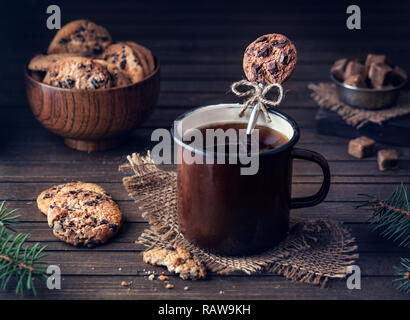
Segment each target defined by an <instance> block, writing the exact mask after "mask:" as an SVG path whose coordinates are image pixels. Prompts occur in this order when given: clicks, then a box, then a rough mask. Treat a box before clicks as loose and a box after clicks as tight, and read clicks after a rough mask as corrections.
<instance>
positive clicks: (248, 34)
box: [0, 0, 410, 299]
mask: <svg viewBox="0 0 410 320" xmlns="http://www.w3.org/2000/svg"><path fill="white" fill-rule="evenodd" d="M50 4H58V5H59V6H60V8H61V10H62V20H63V23H66V22H68V21H71V20H73V19H78V18H86V19H90V20H93V21H95V22H96V23H98V24H102V25H104V26H105V27H107V28H108V29H109V30H110V32H111V34H112V36H113V38H114V39H115V40H134V41H137V42H140V43H141V44H143V45H145V46H147V47H149V48H151V49H152V51H153V52H154V53H155V54H156V55H157V56H158V58H159V59H160V60H161V64H162V70H161V72H162V82H161V87H162V88H161V95H160V99H159V103H158V107H157V109H156V111H155V113H154V114H153V115H152V117H151V118H150V120H149V121H147V122H146V123H145V124H143V125H142V126H141V127H140V128H138V129H137V130H136V131H135V132H134V133H133V134H132V136H131V137H130V139H129V141H128V142H127V144H125V145H124V146H122V147H121V148H118V149H115V150H111V151H107V152H103V153H93V154H87V153H82V152H76V151H73V150H70V149H68V148H67V147H65V146H64V144H63V142H62V140H61V139H60V138H59V137H57V136H55V135H53V134H51V133H49V132H47V131H46V130H45V129H44V128H43V127H41V126H40V125H39V124H38V123H37V122H36V120H35V119H34V117H33V115H32V114H31V112H30V110H29V107H28V105H27V101H26V97H25V92H24V87H23V67H24V65H25V64H26V63H27V62H28V60H29V59H30V57H31V56H32V55H33V54H35V53H38V52H42V51H45V49H46V48H47V45H48V43H49V41H50V40H51V39H52V37H53V35H54V31H50V30H48V29H47V28H46V19H47V15H46V8H47V6H48V5H50ZM348 4H351V3H348V2H343V1H338V2H336V1H326V2H325V1H322V2H319V1H260V0H259V1H247V2H242V1H236V2H228V1H215V2H211V1H190V2H184V3H182V2H178V1H157V0H155V1H131V0H128V1H124V0H116V1H109V2H104V1H97V0H96V1H85V0H83V1H66V2H62V1H53V2H52V3H51V2H49V1H14V2H12V3H8V4H7V5H3V4H2V6H3V7H2V10H1V15H2V18H1V19H0V23H1V31H0V34H1V37H2V38H1V41H2V43H3V45H2V47H1V50H0V57H1V60H0V61H1V72H2V74H1V78H0V79H1V80H0V81H1V82H0V84H1V85H0V145H1V148H0V200H7V201H8V205H9V208H10V209H11V208H18V209H19V213H20V214H22V215H23V218H22V220H23V223H22V224H21V225H20V226H19V230H20V231H25V232H30V233H31V234H32V236H31V240H30V241H32V242H35V241H40V242H41V243H43V244H47V245H48V249H47V251H48V254H49V256H48V257H47V262H49V263H50V264H58V265H60V266H61V269H62V273H63V282H62V290H59V291H57V290H55V291H49V290H47V289H46V288H44V286H41V285H40V287H39V296H38V297H39V298H41V299H66V298H80V299H88V298H93V299H95V298H111V299H162V298H172V299H181V298H183V299H185V298H187V299H210V298H214V299H242V298H248V299H266V298H268V299H275V298H279V299H284V298H286V299H345V298H348V299H370V298H376V299H386V298H394V299H404V298H408V296H406V295H404V294H402V293H399V292H398V291H397V290H396V289H395V286H394V284H393V283H392V280H393V279H394V276H393V269H392V266H393V265H394V264H398V263H399V257H401V256H409V251H408V250H404V249H398V248H396V247H395V246H394V245H392V244H391V243H390V242H388V241H386V240H383V239H380V238H379V237H378V236H377V235H375V234H372V233H370V231H369V226H368V225H367V224H366V223H364V222H365V221H366V219H367V218H368V217H369V212H368V211H365V210H357V211H355V210H354V209H353V207H354V206H355V205H356V204H357V203H358V201H360V200H361V199H360V197H359V196H358V195H357V194H358V193H361V192H366V193H372V194H377V195H380V196H385V195H387V194H388V193H390V192H391V191H392V190H393V188H394V187H395V186H396V185H397V184H398V183H400V182H405V183H409V182H410V162H409V159H410V148H399V150H400V154H401V160H400V169H399V170H397V171H394V172H380V171H378V170H377V164H376V160H375V157H371V158H367V159H363V160H357V159H354V158H352V157H350V156H349V155H348V154H347V152H346V150H347V139H344V138H338V137H327V136H322V135H319V134H317V133H316V132H315V129H314V127H315V122H314V116H315V112H316V110H317V106H316V105H315V103H314V101H313V100H312V99H311V98H310V96H309V94H310V92H309V90H308V89H307V85H308V83H310V82H318V81H328V72H329V67H330V66H331V64H332V62H333V61H334V60H335V59H337V58H340V57H345V56H348V57H353V56H356V55H357V54H363V53H366V52H376V53H378V52H379V53H386V54H387V55H388V56H389V58H390V59H391V60H393V61H394V62H395V63H397V64H398V65H400V66H402V67H403V68H404V69H406V70H407V71H408V72H409V71H410V62H409V56H410V42H409V41H408V39H409V35H410V28H409V25H410V3H408V2H407V3H405V2H403V3H400V2H395V1H383V2H380V3H379V2H378V1H369V2H363V1H355V4H358V5H360V7H361V9H362V28H363V29H362V30H359V31H350V30H347V28H346V26H345V23H346V17H347V15H346V13H345V12H346V8H347V5H348ZM271 32H277V33H283V34H286V35H287V36H289V37H290V38H291V39H292V40H293V41H294V42H295V44H296V46H297V48H298V52H299V62H298V65H297V69H296V72H295V73H294V75H293V76H292V78H291V79H290V80H289V81H288V82H287V83H286V85H285V88H286V92H287V93H286V98H285V100H284V103H283V104H282V105H281V107H280V109H281V110H282V111H283V112H285V113H287V114H289V115H290V116H292V117H293V118H294V119H295V120H296V121H297V122H298V123H299V124H300V126H301V140H300V142H299V144H298V146H300V147H304V148H309V149H312V150H315V151H318V152H320V153H322V154H323V155H324V156H325V157H326V158H327V159H328V160H329V162H330V167H331V171H332V179H333V183H332V187H331V190H330V193H329V195H328V197H327V199H326V201H325V202H324V203H322V204H320V205H319V206H317V207H315V208H310V209H302V210H295V211H294V212H293V213H292V214H294V215H296V216H305V217H311V218H318V217H328V218H332V219H334V220H337V221H340V222H343V223H344V224H345V226H346V227H349V228H351V230H352V233H353V234H354V236H356V238H357V244H358V245H359V252H360V259H359V261H358V265H359V266H360V267H361V271H362V289H361V290H353V291H352V290H348V289H347V288H346V283H345V281H331V282H330V283H329V286H328V288H327V289H321V288H317V287H312V286H310V285H307V284H301V283H295V282H290V281H287V280H285V279H284V278H282V277H279V276H274V275H269V274H261V275H258V276H252V277H249V276H245V275H241V274H238V275H234V276H228V277H222V276H216V275H210V277H209V279H207V280H205V281H197V282H184V281H182V280H180V279H178V278H177V277H175V276H174V275H172V276H170V278H171V282H172V283H173V284H174V285H175V288H174V289H172V290H167V289H165V288H164V285H163V283H161V282H159V281H154V282H152V281H149V280H148V279H147V275H146V273H145V272H146V271H147V270H155V271H156V272H157V273H159V272H160V271H163V270H162V269H160V268H154V267H150V266H148V265H144V264H143V263H142V261H141V254H140V252H141V250H142V249H143V248H142V247H141V246H140V245H137V244H135V243H134V241H135V240H136V239H137V237H138V235H139V233H140V232H141V231H142V230H143V229H144V228H145V227H147V225H146V223H144V222H143V220H142V219H141V217H140V216H139V215H138V214H137V210H136V208H135V205H134V204H133V202H132V201H131V200H130V199H129V198H128V196H127V194H126V192H125V191H124V188H123V186H122V184H121V178H122V174H121V173H119V172H118V170H117V168H118V165H119V164H121V163H122V162H123V161H124V159H125V155H127V154H129V153H132V152H140V151H143V150H146V149H147V148H149V146H150V145H151V143H150V134H151V132H152V130H153V129H155V128H159V127H162V128H163V127H165V128H169V127H170V125H171V123H172V120H173V119H174V118H175V117H176V116H177V115H179V114H180V113H183V112H184V111H186V110H187V109H190V108H194V107H197V106H201V105H206V104H211V103H220V102H225V101H237V100H236V98H235V97H234V96H232V95H231V94H230V93H229V90H228V88H229V85H230V83H231V82H233V81H235V80H239V79H241V78H243V76H244V75H243V71H242V54H243V51H244V48H245V47H246V45H247V44H248V43H249V42H251V41H253V40H254V39H255V38H256V37H258V36H259V35H262V34H265V33H271ZM379 147H382V146H379ZM77 179H81V180H85V181H90V182H95V183H99V184H101V185H102V186H103V187H104V188H105V189H106V190H107V191H109V192H110V193H112V194H113V196H114V198H115V199H116V200H117V201H118V203H119V205H120V206H121V208H122V210H123V212H124V214H125V217H126V220H127V223H126V224H125V225H124V228H123V230H122V231H121V233H120V234H119V236H118V237H116V238H115V239H114V240H113V241H111V242H110V243H109V244H107V245H104V246H100V247H98V248H95V249H81V248H74V247H71V246H69V245H66V244H64V243H62V242H59V241H57V240H56V239H55V238H54V236H53V235H52V232H51V230H50V229H49V228H48V226H47V223H46V219H45V217H44V216H43V215H42V214H41V213H40V212H39V211H38V210H37V209H36V205H35V198H36V196H37V195H38V193H39V192H40V191H42V190H43V189H45V188H48V187H49V186H51V185H53V184H57V183H62V182H65V181H71V180H77ZM320 183H321V176H320V171H319V169H318V168H316V167H315V166H311V165H308V164H306V163H304V162H297V163H296V165H295V171H294V185H293V188H294V194H295V195H301V194H309V193H313V192H314V191H315V190H317V189H318V187H319V184H320ZM121 281H130V282H132V284H131V286H130V289H127V288H123V287H121V285H120V283H121ZM186 285H188V286H189V287H190V290H189V291H184V290H183V287H184V286H186ZM0 298H4V299H13V298H19V297H16V296H15V295H14V294H13V292H12V290H9V291H8V292H5V293H0Z"/></svg>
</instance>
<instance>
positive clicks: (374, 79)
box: [369, 63, 392, 89]
mask: <svg viewBox="0 0 410 320" xmlns="http://www.w3.org/2000/svg"><path fill="white" fill-rule="evenodd" d="M391 78H392V68H391V67H390V66H388V65H387V64H376V63H372V64H371V65H370V69H369V79H370V82H371V84H372V86H373V88H377V89H381V88H382V87H384V86H386V85H388V84H389V82H390V81H391Z"/></svg>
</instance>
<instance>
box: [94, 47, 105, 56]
mask: <svg viewBox="0 0 410 320" xmlns="http://www.w3.org/2000/svg"><path fill="white" fill-rule="evenodd" d="M102 52H103V49H102V48H94V49H93V54H94V55H99V54H101V53H102Z"/></svg>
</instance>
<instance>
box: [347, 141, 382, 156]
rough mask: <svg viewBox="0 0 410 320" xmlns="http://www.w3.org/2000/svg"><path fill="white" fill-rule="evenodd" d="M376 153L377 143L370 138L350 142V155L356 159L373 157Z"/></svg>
mask: <svg viewBox="0 0 410 320" xmlns="http://www.w3.org/2000/svg"><path fill="white" fill-rule="evenodd" d="M375 151H376V142H375V141H374V140H373V139H370V138H368V137H364V136H363V137H359V138H356V139H352V140H350V141H349V147H348V153H349V154H350V155H351V156H353V157H355V158H359V159H361V158H364V157H368V156H371V155H372V154H374V152H375Z"/></svg>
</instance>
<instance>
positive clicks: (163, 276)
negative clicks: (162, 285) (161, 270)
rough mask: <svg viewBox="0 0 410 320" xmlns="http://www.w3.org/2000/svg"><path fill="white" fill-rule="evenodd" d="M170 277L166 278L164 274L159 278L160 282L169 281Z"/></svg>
mask: <svg viewBox="0 0 410 320" xmlns="http://www.w3.org/2000/svg"><path fill="white" fill-rule="evenodd" d="M168 279H169V278H168V276H165V275H163V274H161V275H160V276H159V277H158V280H161V281H168Z"/></svg>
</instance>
